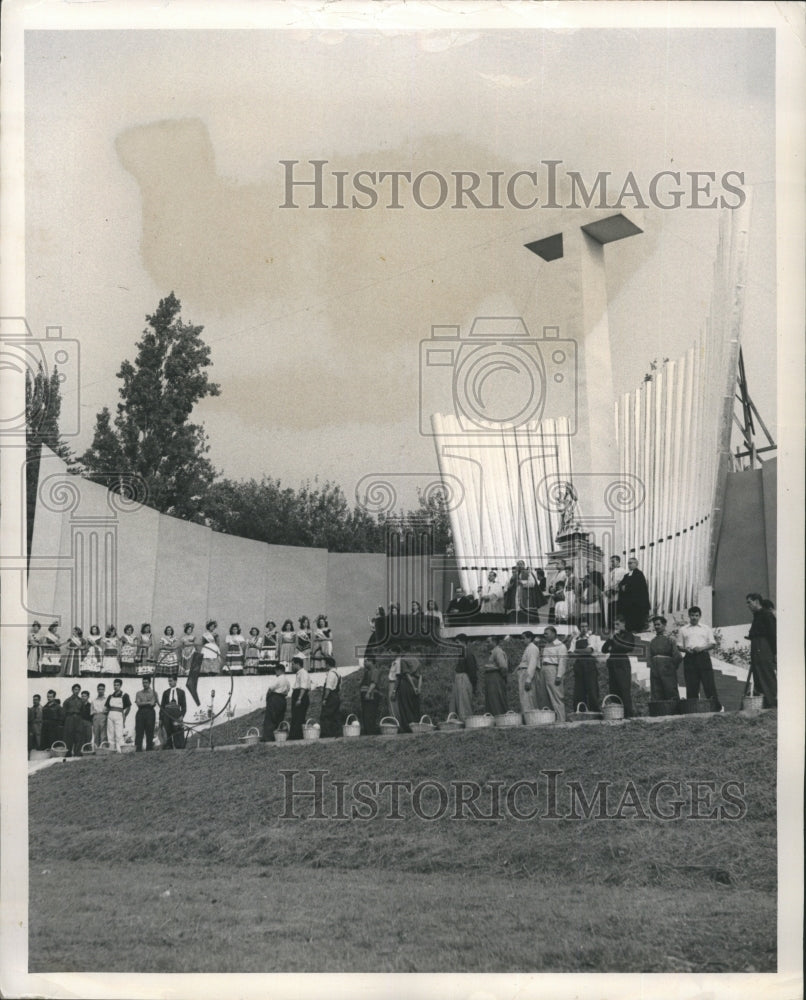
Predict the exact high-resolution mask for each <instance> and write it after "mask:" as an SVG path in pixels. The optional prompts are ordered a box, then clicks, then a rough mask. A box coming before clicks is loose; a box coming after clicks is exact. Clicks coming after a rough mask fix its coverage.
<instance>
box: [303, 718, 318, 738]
mask: <svg viewBox="0 0 806 1000" xmlns="http://www.w3.org/2000/svg"><path fill="white" fill-rule="evenodd" d="M302 738H303V739H304V740H307V741H308V742H309V743H313V742H314V741H315V740H318V739H319V723H318V722H314V721H313V719H306V720H305V725H304V726H303V727H302Z"/></svg>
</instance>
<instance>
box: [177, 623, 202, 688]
mask: <svg viewBox="0 0 806 1000" xmlns="http://www.w3.org/2000/svg"><path fill="white" fill-rule="evenodd" d="M195 628H196V626H195V625H194V624H193V622H185V624H184V626H183V628H182V638H181V639H180V640H179V673H180V674H181V675H182V677H187V676H188V675H189V674H190V668H191V667H192V666H193V657H194V655H195V654H196V652H197V650H198V644H197V642H196V634H195V631H194V630H195Z"/></svg>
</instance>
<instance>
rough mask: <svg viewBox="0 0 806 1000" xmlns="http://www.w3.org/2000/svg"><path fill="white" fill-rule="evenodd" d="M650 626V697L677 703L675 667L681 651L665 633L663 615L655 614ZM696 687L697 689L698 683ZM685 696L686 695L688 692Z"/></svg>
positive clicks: (678, 696) (678, 695)
mask: <svg viewBox="0 0 806 1000" xmlns="http://www.w3.org/2000/svg"><path fill="white" fill-rule="evenodd" d="M652 627H653V628H654V629H655V636H654V638H653V639H652V641H651V642H650V644H649V653H648V656H647V661H648V663H649V693H650V697H651V698H652V700H653V701H673V702H675V704H677V703H678V702H679V701H680V692H679V690H678V686H677V668H678V666H679V665H680V661H681V660H682V659H683V653H682V652H681V650H680V649H679V648H678V645H677V643H676V642H675V641H674V639H672V637H671V636H669V635H666V619H665V618H664V617H663V615H656V616H655V617H654V618H653V619H652ZM709 660H710V657H709ZM697 689H698V690H699V683H698V684H697ZM686 696H687V697H688V692H687V693H686ZM694 697H695V698H696V697H697V695H696V694H695V695H694Z"/></svg>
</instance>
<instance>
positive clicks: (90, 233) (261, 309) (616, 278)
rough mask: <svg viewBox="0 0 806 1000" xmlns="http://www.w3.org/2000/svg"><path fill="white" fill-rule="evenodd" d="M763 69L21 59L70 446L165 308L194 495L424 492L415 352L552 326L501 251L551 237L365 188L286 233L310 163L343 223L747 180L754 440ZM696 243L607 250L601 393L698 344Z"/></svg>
mask: <svg viewBox="0 0 806 1000" xmlns="http://www.w3.org/2000/svg"><path fill="white" fill-rule="evenodd" d="M774 53H775V46H774V37H773V33H772V32H771V31H766V30H755V31H741V30H696V29H673V30H669V31H666V30H660V29H644V30H596V31H592V30H576V31H572V30H569V31H558V32H548V31H539V30H535V31H531V30H522V31H517V32H510V31H483V32H452V33H447V32H428V33H426V32H405V33H404V32H398V33H393V34H389V35H382V34H380V33H376V32H363V31H362V32H337V31H330V32H292V31H275V32H271V31H249V32H246V31H232V32H225V31H206V32H192V31H162V32H156V31H128V32H122V31H104V32H95V31H81V32H78V31H58V32H43V31H38V32H28V33H27V36H26V53H25V58H26V213H27V216H26V217H27V237H26V238H27V242H26V260H27V283H26V288H27V291H26V294H27V303H26V311H27V316H28V319H29V322H30V323H31V325H32V327H33V328H34V330H35V331H36V332H41V330H42V328H43V327H44V326H45V325H47V324H58V325H61V326H63V327H64V333H65V336H69V337H76V338H77V339H78V340H79V341H80V345H81V407H82V409H81V414H82V433H81V435H80V436H79V437H78V439H75V440H74V441H73V444H74V446H76V447H77V448H78V449H79V450H81V449H83V447H85V446H86V445H87V444H88V443H89V440H90V437H91V432H92V426H93V423H94V417H95V413H96V412H97V410H98V409H99V408H100V407H101V406H103V405H104V404H107V405H110V406H112V407H114V404H115V403H116V402H117V398H118V397H117V385H118V380H117V379H116V378H115V373H116V372H117V370H118V368H119V366H120V363H121V361H122V360H123V358H125V357H129V358H132V357H133V356H134V353H135V348H134V344H135V341H136V340H137V339H138V338H139V335H140V333H141V331H142V329H143V326H144V317H145V315H146V313H149V312H152V311H153V310H154V308H155V307H156V305H157V302H158V301H159V299H160V298H161V297H163V296H165V295H166V294H168V292H170V291H174V292H175V293H176V295H177V296H178V297H179V298H180V299H181V302H182V315H183V318H184V319H186V320H187V321H190V322H193V323H197V324H202V325H204V327H205V333H204V337H205V339H206V340H207V342H208V343H209V344H210V345H211V347H212V356H213V361H214V369H213V372H212V374H213V377H214V378H215V379H216V381H218V382H219V383H220V384H221V388H222V393H221V396H220V397H219V398H218V399H214V400H207V401H205V402H204V403H203V404H201V405H200V406H199V408H198V411H197V419H201V420H202V421H203V422H204V424H205V426H206V428H207V431H208V434H209V437H210V442H211V446H212V448H211V458H212V460H213V462H214V464H215V465H216V467H217V468H219V469H220V470H221V471H222V472H223V473H225V474H226V475H229V476H233V477H248V476H260V475H262V474H263V473H268V474H270V475H272V476H277V477H279V478H281V479H282V480H283V481H284V482H287V483H289V484H296V483H297V482H299V481H300V480H301V479H303V478H305V477H307V476H313V475H315V474H319V476H320V477H321V478H330V479H335V480H336V481H338V482H339V483H341V484H342V486H343V487H344V488H345V490H346V491H347V493H348V494H350V493H352V491H353V489H354V488H355V484H356V483H357V482H358V481H359V480H360V479H361V477H362V476H365V475H367V474H369V473H373V472H406V473H412V474H420V473H423V474H424V475H430V474H432V473H433V472H434V471H435V470H436V460H435V455H434V447H433V442H432V440H430V439H428V438H425V437H423V436H421V435H420V434H419V433H418V407H419V400H418V384H419V383H418V364H419V356H420V353H419V351H420V349H419V343H420V341H421V340H422V339H424V338H427V337H428V336H429V334H430V329H431V326H432V324H461V325H462V326H463V328H464V329H466V328H467V326H468V324H469V322H470V321H471V320H472V318H473V317H474V316H475V315H482V314H485V315H499V314H500V315H521V316H523V318H524V320H525V321H526V323H527V325H528V326H529V327H530V329H531V330H532V332H533V333H537V332H539V331H540V329H541V327H542V325H544V324H551V323H555V322H560V323H561V322H562V317H563V309H564V308H565V304H564V303H563V302H560V301H557V290H556V288H553V286H552V281H551V277H552V275H551V274H550V273H549V272H548V271H547V270H546V269H547V268H550V267H551V265H545V264H543V263H542V262H541V261H540V260H539V259H538V258H537V257H535V256H534V255H532V254H530V253H528V252H527V251H526V250H524V249H523V244H524V243H526V242H528V241H530V240H533V239H535V238H537V237H539V236H543V235H548V234H550V233H551V232H553V231H557V230H559V229H561V228H562V227H563V226H565V225H568V224H574V222H573V220H571V222H570V223H569V218H568V215H567V213H564V212H559V211H556V210H552V209H548V208H546V207H542V205H541V207H537V208H534V209H532V210H519V209H517V208H514V207H511V206H508V207H506V208H504V209H503V210H500V211H497V210H480V209H476V208H472V207H470V208H468V209H465V210H457V209H455V208H451V207H450V205H451V203H452V199H451V200H449V201H448V203H447V205H446V207H444V208H441V209H435V210H433V211H428V210H424V209H422V208H420V207H418V206H417V205H416V203H415V202H414V201H413V199H412V197H411V189H410V188H409V187H407V186H405V185H404V188H403V189H402V190H403V191H404V193H403V195H402V196H401V202H402V203H403V208H402V209H399V210H394V209H389V208H385V207H381V206H382V205H384V204H386V203H388V201H389V194H388V191H389V188H388V186H387V187H382V186H380V185H379V187H378V189H379V192H380V199H379V202H380V203H379V205H378V206H376V207H374V208H372V209H369V210H360V209H352V208H348V209H345V210H339V209H335V208H327V209H314V208H310V207H308V205H309V203H310V195H308V194H306V190H305V189H300V191H299V195H298V203H299V204H300V207H299V208H297V209H288V208H285V209H284V208H281V207H280V206H281V205H282V204H283V201H284V199H285V190H284V168H283V167H282V165H281V163H280V161H281V160H299V161H301V164H302V165H301V166H300V167H299V168H298V169H299V170H300V171H301V172H303V173H305V174H306V175H308V176H310V174H311V168H310V167H309V166H307V165H306V163H307V161H308V160H311V159H320V160H327V161H328V164H327V166H326V168H325V170H326V172H329V171H343V172H346V183H347V185H348V200H349V196H350V194H352V193H353V190H352V188H351V186H350V185H351V184H352V178H353V176H354V175H355V174H356V172H358V171H359V170H369V171H380V170H404V171H411V172H412V173H413V174H417V173H419V172H421V171H424V170H433V171H438V172H441V173H443V174H446V175H447V174H449V173H450V172H451V171H458V170H475V171H476V172H478V173H479V174H482V175H483V174H486V173H487V172H489V171H500V172H502V174H503V176H504V178H505V179H506V178H507V177H509V176H510V175H512V174H514V173H515V172H516V171H519V170H536V171H538V174H539V177H540V182H541V184H542V183H543V181H544V179H545V168H543V167H541V161H546V160H561V161H562V166H561V167H560V170H561V171H563V172H565V171H578V172H579V173H580V174H581V175H582V177H583V178H584V179H585V180H586V182H592V181H593V179H594V178H595V176H596V174H597V173H598V172H600V171H610V172H611V173H612V176H613V186H614V189H615V190H616V191H618V189H619V188H620V187H621V181H622V179H623V178H624V177H625V176H626V174H627V173H628V172H629V171H632V172H633V173H634V175H635V177H636V180H637V181H638V184H639V186H640V187H641V188H642V190H643V192H644V195H645V196H646V191H647V188H648V185H649V183H650V181H651V178H652V177H653V176H654V175H656V174H657V173H659V172H660V171H662V170H680V171H683V172H686V171H713V172H714V173H715V174H716V175H717V178H718V179H719V178H720V177H721V176H722V174H724V173H725V172H726V171H740V172H743V174H744V189H745V190H748V191H749V190H750V189H752V191H753V217H752V231H751V248H750V249H751V258H750V271H749V275H750V277H749V282H748V289H747V315H746V324H745V330H744V346H745V355H746V362H747V368H748V375H749V378H750V383H751V391H752V392H753V394H754V396H755V397H756V398H757V402H758V403H759V405H760V408H761V410H762V414H763V416H764V418H765V419H766V420H767V421H768V423H769V424H770V425H771V427H772V428H774V427H775V423H776V420H775V384H774V353H773V352H774V341H773V336H774V330H775V246H774V184H773V178H774V169H775V163H774V149H775V143H774V140H775V136H774V79H775V63H774ZM433 190H435V189H434V188H430V187H424V188H423V191H424V192H427V197H429V198H430V197H433V195H432V191H433ZM519 190H521V191H522V192H523V197H524V198H525V197H526V195H527V194H528V192H527V189H526V188H525V187H524V188H521V189H519ZM326 191H328V192H329V194H328V195H327V196H326V200H327V201H329V202H331V203H332V202H334V201H335V193H334V192H335V189H334V188H333V185H332V179H331V182H329V183H328V185H327V186H326ZM485 191H489V189H488V188H484V189H482V191H481V196H482V198H484V197H485V194H484V192H485ZM563 191H565V188H563ZM538 193H539V195H540V196H541V197H544V196H545V191H539V192H538ZM716 193H717V194H720V193H724V191H723V190H722V189H720V188H719V187H718V186H717V191H716ZM561 196H562V195H561ZM686 201H687V202H690V195H687V198H686ZM627 204H628V205H629V204H630V202H627ZM718 220H719V212H718V211H716V210H710V209H695V208H690V207H682V208H680V209H677V210H668V211H663V210H661V209H658V208H655V207H650V208H649V209H648V210H647V211H646V212H644V229H645V232H644V234H643V235H641V236H639V237H636V238H634V239H629V240H625V241H624V242H623V243H618V244H614V245H612V246H611V247H609V248H608V249H607V251H606V255H607V268H608V282H609V288H610V327H611V336H612V338H613V342H614V345H615V355H616V358H615V363H614V388H615V390H616V391H617V392H626V391H628V390H629V389H631V388H633V387H635V386H636V385H637V384H639V383H640V381H641V379H642V376H643V374H644V373H645V372H646V371H647V370H648V368H649V364H650V362H651V361H652V360H653V359H654V358H656V357H663V356H670V357H672V358H674V357H676V356H677V355H679V354H681V353H682V352H683V351H684V350H685V349H686V348H687V347H688V346H690V344H691V343H692V342H693V340H694V337H695V336H696V334H697V331H698V330H699V329H701V328H702V327H703V325H704V323H705V320H706V317H707V315H708V304H709V296H710V293H711V286H712V263H713V260H714V254H715V248H716V231H717V225H718ZM578 223H579V219H577V220H576V224H578ZM606 419H610V417H609V415H608V416H607V417H606ZM412 482H413V483H414V482H416V480H415V479H413V480H412Z"/></svg>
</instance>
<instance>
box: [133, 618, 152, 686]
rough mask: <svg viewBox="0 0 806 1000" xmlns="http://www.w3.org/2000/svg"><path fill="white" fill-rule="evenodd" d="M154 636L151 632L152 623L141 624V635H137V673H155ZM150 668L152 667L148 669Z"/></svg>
mask: <svg viewBox="0 0 806 1000" xmlns="http://www.w3.org/2000/svg"><path fill="white" fill-rule="evenodd" d="M154 654H155V649H154V636H153V635H152V634H151V625H150V624H149V623H148V622H143V624H142V625H141V626H140V635H139V636H138V637H137V659H136V662H135V673H137V674H148V673H151V674H153V673H154ZM147 668H150V669H147Z"/></svg>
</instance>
